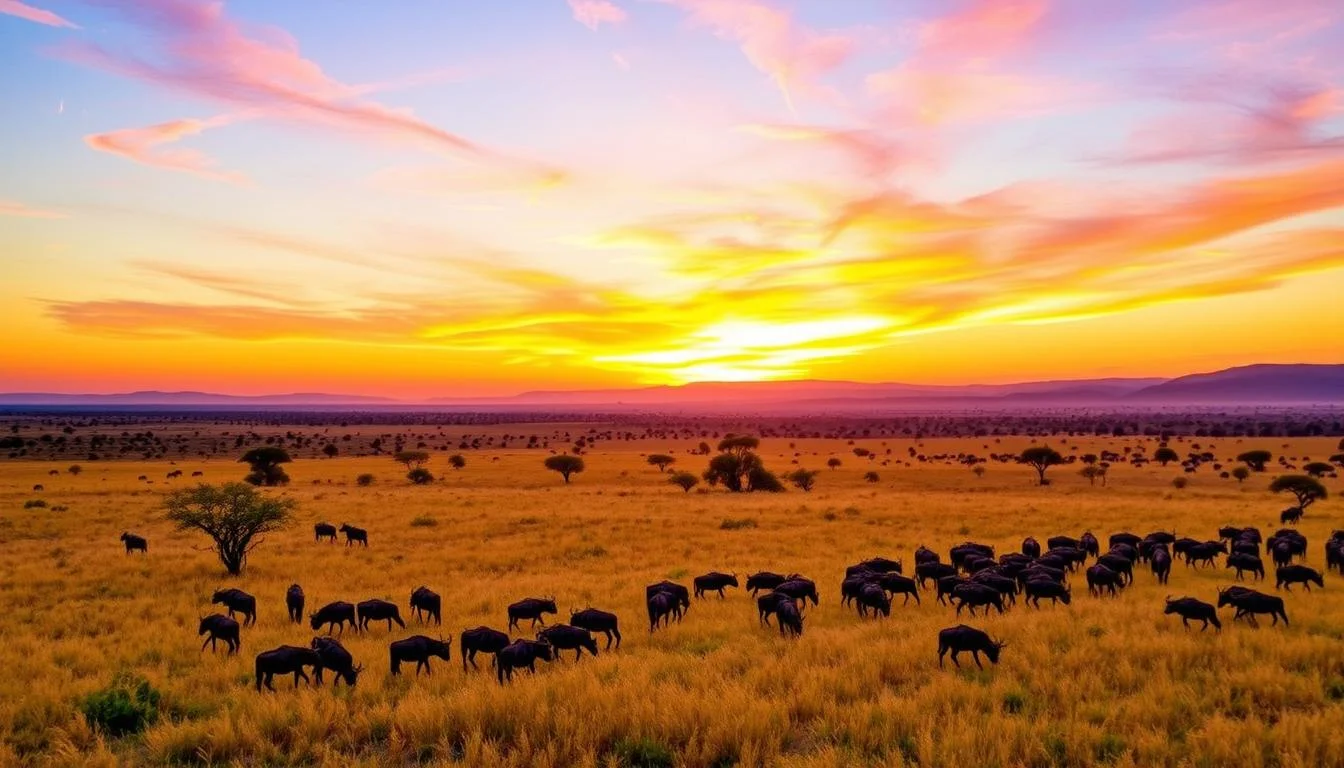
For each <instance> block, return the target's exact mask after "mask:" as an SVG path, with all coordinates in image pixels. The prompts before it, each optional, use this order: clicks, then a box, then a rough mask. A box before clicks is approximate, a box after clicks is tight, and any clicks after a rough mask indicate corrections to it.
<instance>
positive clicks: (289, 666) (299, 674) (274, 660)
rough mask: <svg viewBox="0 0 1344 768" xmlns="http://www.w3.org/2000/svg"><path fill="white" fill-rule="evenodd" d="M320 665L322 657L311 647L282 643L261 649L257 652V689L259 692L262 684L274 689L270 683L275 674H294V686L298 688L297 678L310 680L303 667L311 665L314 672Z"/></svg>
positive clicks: (305, 680)
mask: <svg viewBox="0 0 1344 768" xmlns="http://www.w3.org/2000/svg"><path fill="white" fill-rule="evenodd" d="M321 665H322V657H320V656H318V655H317V651H314V650H313V649H312V648H300V647H298V646H295V645H282V646H280V647H279V648H272V649H271V650H269V651H263V652H261V653H259V654H257V663H256V675H257V691H258V692H260V691H261V686H263V685H265V686H266V688H267V689H269V690H271V691H274V690H275V686H273V685H271V679H272V678H274V677H275V676H276V675H288V674H293V675H294V687H295V688H298V687H299V678H303V681H304V682H305V683H307V682H310V681H309V679H308V675H307V674H306V673H305V672H304V671H303V668H304V667H312V668H313V670H314V673H316V670H317V668H318V667H320V666H321Z"/></svg>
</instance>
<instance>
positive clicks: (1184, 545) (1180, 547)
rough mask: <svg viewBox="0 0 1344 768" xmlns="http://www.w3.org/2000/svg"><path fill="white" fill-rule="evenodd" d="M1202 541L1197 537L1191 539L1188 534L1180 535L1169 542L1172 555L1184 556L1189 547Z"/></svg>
mask: <svg viewBox="0 0 1344 768" xmlns="http://www.w3.org/2000/svg"><path fill="white" fill-rule="evenodd" d="M1202 543H1203V542H1201V541H1200V540H1199V539H1192V538H1190V537H1189V536H1182V537H1181V538H1179V539H1177V540H1175V541H1173V542H1172V543H1171V553H1172V554H1173V555H1176V556H1177V557H1185V553H1186V552H1189V551H1190V548H1191V547H1193V546H1196V545H1198V544H1202Z"/></svg>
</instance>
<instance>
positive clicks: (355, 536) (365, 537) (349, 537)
mask: <svg viewBox="0 0 1344 768" xmlns="http://www.w3.org/2000/svg"><path fill="white" fill-rule="evenodd" d="M337 530H339V531H340V532H341V533H344V534H345V546H347V547H348V546H351V545H353V544H354V543H355V542H359V543H360V544H363V545H364V546H366V547H367V546H369V532H368V531H366V530H364V529H363V528H356V527H354V526H353V525H348V524H346V523H341V527H340V528H339V529H337Z"/></svg>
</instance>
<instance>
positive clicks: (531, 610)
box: [509, 597, 556, 629]
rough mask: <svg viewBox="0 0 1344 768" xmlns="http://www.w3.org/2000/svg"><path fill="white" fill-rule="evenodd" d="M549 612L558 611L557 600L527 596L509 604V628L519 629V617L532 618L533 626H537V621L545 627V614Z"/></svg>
mask: <svg viewBox="0 0 1344 768" xmlns="http://www.w3.org/2000/svg"><path fill="white" fill-rule="evenodd" d="M548 613H550V614H554V613H556V610H555V600H553V599H550V598H543V597H525V598H523V599H522V600H519V601H518V602H516V603H514V604H512V605H510V606H509V629H517V628H518V620H519V619H531V620H532V626H533V627H536V626H537V622H541V626H543V627H544V626H546V619H545V618H544V615H545V614H548Z"/></svg>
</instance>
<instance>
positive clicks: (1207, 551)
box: [1185, 541, 1227, 566]
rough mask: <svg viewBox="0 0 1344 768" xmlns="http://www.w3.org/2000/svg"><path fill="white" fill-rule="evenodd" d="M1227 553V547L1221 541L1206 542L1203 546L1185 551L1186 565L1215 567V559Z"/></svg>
mask: <svg viewBox="0 0 1344 768" xmlns="http://www.w3.org/2000/svg"><path fill="white" fill-rule="evenodd" d="M1226 553H1227V545H1226V544H1224V543H1223V542H1221V541H1206V542H1203V543H1201V544H1195V545H1194V546H1192V547H1190V548H1189V549H1187V550H1186V551H1185V564H1186V566H1192V565H1194V564H1195V563H1204V564H1205V565H1210V566H1212V565H1213V561H1214V558H1216V557H1218V555H1220V554H1226Z"/></svg>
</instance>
